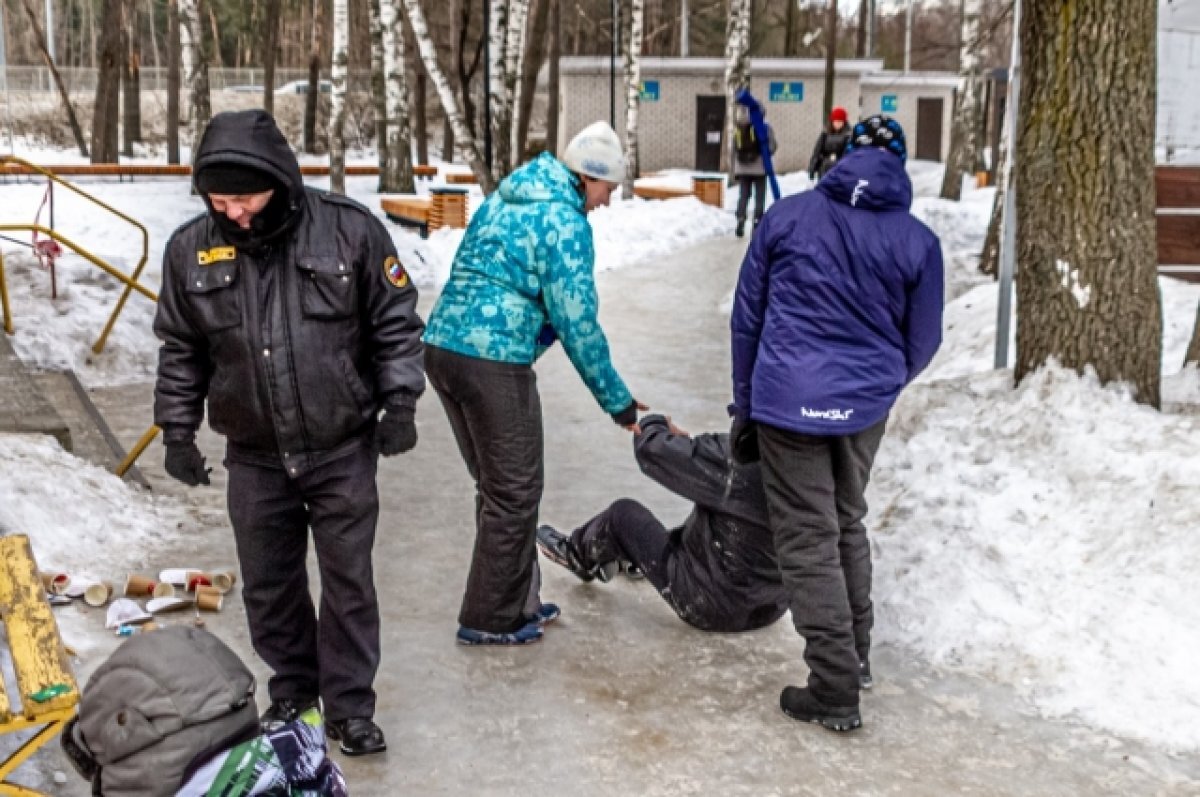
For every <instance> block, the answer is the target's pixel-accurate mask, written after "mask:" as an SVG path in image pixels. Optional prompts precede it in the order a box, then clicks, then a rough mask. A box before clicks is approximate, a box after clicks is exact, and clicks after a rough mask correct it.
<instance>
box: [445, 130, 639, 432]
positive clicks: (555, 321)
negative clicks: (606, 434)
mask: <svg viewBox="0 0 1200 797" xmlns="http://www.w3.org/2000/svg"><path fill="white" fill-rule="evenodd" d="M595 254H596V253H595V248H594V246H593V244H592V228H591V225H589V224H588V221H587V216H586V215H585V214H584V202H583V194H582V193H581V192H580V190H579V188H578V178H576V177H575V176H574V175H572V174H571V172H570V171H569V170H568V169H567V167H566V166H564V165H563V164H562V163H560V162H559V161H558V160H557V159H556V158H554V156H552V155H550V154H545V153H544V154H542V155H540V156H538V158H537V159H535V160H534V161H532V162H531V163H528V164H526V165H525V166H522V167H521V168H519V169H517V170H516V171H515V172H513V173H512V174H511V175H509V177H508V178H506V179H505V180H504V182H502V183H501V184H500V188H499V189H498V190H497V191H496V192H495V193H493V194H492V195H491V196H490V197H488V198H487V200H486V201H485V202H484V203H483V207H481V208H480V209H479V212H478V213H476V214H475V218H474V219H472V221H471V225H470V227H468V228H467V233H466V237H464V238H463V242H462V244H461V245H460V246H459V248H458V253H457V254H456V255H455V256H454V265H453V267H452V269H451V272H450V279H449V281H448V282H447V283H446V287H445V288H444V289H443V290H442V295H441V297H440V298H439V299H438V302H437V305H436V306H435V307H434V308H433V313H432V314H431V315H430V317H429V323H428V325H427V327H426V331H425V342H426V343H427V344H429V345H431V346H437V347H438V348H441V349H447V350H449V351H452V352H455V353H457V354H462V355H465V356H468V357H477V358H480V359H484V360H494V361H498V362H506V363H519V364H532V363H533V362H534V361H535V360H536V359H537V358H538V357H539V356H541V354H542V353H543V352H544V351H545V350H546V349H547V348H548V347H549V346H550V345H553V342H554V340H555V339H556V338H557V339H558V340H561V341H562V344H563V349H564V351H565V352H566V354H567V357H568V358H570V360H571V363H572V364H573V365H574V366H575V370H577V371H578V372H579V375H580V376H581V377H582V378H583V381H584V383H585V384H586V385H587V386H588V389H589V390H591V391H592V395H593V396H595V397H596V401H597V402H598V403H599V404H600V406H601V407H602V408H603V409H604V411H605V412H608V413H617V412H620V411H621V410H623V409H625V408H626V407H628V406H629V404H630V402H632V401H633V398H632V396H631V395H630V393H629V390H628V388H626V387H625V383H624V382H623V381H621V377H620V376H619V375H618V374H617V372H616V370H615V369H614V368H613V365H612V359H611V357H610V355H609V350H608V340H607V338H605V336H604V330H603V329H601V328H600V322H599V320H598V318H597V314H598V312H599V299H598V298H597V296H596V283H595V279H594V277H593V274H592V269H593V265H594V262H595Z"/></svg>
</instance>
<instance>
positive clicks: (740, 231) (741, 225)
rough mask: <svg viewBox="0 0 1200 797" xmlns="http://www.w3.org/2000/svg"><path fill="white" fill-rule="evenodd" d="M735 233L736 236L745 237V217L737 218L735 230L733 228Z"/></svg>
mask: <svg viewBox="0 0 1200 797" xmlns="http://www.w3.org/2000/svg"><path fill="white" fill-rule="evenodd" d="M735 234H736V235H737V237H738V238H744V237H745V235H746V220H745V219H738V223H737V230H735Z"/></svg>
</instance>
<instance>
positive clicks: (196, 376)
mask: <svg viewBox="0 0 1200 797" xmlns="http://www.w3.org/2000/svg"><path fill="white" fill-rule="evenodd" d="M215 163H222V164H242V165H248V166H251V167H254V168H257V169H259V170H262V171H266V172H267V173H269V174H271V175H273V176H274V177H275V178H276V179H278V180H279V181H280V182H282V183H283V184H284V185H285V186H287V191H288V193H289V201H290V203H291V204H290V210H291V212H292V213H294V214H295V216H294V218H293V225H292V226H291V227H290V229H289V230H288V232H287V233H286V234H285V235H282V236H280V237H279V238H278V239H277V240H274V241H272V242H271V243H270V244H269V245H267V246H266V247H257V248H245V247H238V246H230V245H229V243H230V242H229V240H228V237H229V236H227V235H226V234H225V233H223V232H222V230H221V228H220V227H219V226H218V225H217V223H216V222H215V221H214V219H213V217H212V215H211V214H206V215H203V216H200V217H198V218H196V219H193V220H192V221H190V222H188V223H187V224H185V225H183V226H182V227H180V228H179V229H178V230H177V231H176V232H175V234H174V235H173V236H172V238H171V240H170V241H169V242H168V244H167V248H166V254H165V256H164V258H163V283H162V292H161V295H160V297H159V304H158V314H157V316H156V318H155V321H154V332H155V334H156V335H157V336H158V337H159V339H160V340H161V341H162V347H161V348H160V350H159V363H158V381H157V384H156V386H155V395H154V421H155V423H156V424H158V425H159V426H162V427H163V428H164V429H165V430H167V431H168V435H171V434H178V432H179V430H184V431H194V430H195V429H196V428H198V427H199V425H200V422H201V420H202V419H203V417H204V403H205V400H206V399H207V401H208V419H209V424H210V425H211V426H212V428H213V429H214V430H215V431H216V432H218V433H220V434H222V435H225V437H227V438H228V440H229V443H230V454H231V456H233V455H234V453H235V451H236V452H241V453H242V455H248V454H253V455H255V456H256V457H258V458H259V459H260V460H261V462H260V464H266V463H267V462H271V463H273V464H275V465H277V466H282V467H284V468H286V469H287V470H288V472H289V473H290V474H292V475H297V474H300V473H303V472H305V471H306V470H308V469H309V468H311V467H313V466H314V465H316V464H319V463H320V462H321V461H322V459H324V458H328V457H329V456H330V455H331V454H333V453H335V452H336V450H337V449H339V448H340V447H342V446H343V444H346V443H347V442H348V441H350V440H352V439H354V438H356V437H358V436H360V435H363V434H365V433H366V431H368V430H369V428H370V425H371V424H373V422H374V418H375V416H376V414H377V413H378V411H379V409H380V406H381V404H382V403H383V401H384V398H385V397H387V401H388V404H389V406H395V405H407V406H413V405H415V403H416V399H417V397H418V396H419V395H420V394H421V392H422V391H423V390H424V387H425V376H424V372H423V369H422V355H423V350H422V344H421V333H422V331H423V330H424V324H423V322H422V321H421V318H420V317H419V316H418V315H417V290H416V288H415V287H414V286H413V284H412V281H411V280H410V279H409V277H408V275H407V273H406V272H405V271H404V269H403V266H402V265H400V264H399V262H398V260H397V258H396V249H395V246H394V245H393V244H392V241H391V238H390V237H389V235H388V233H387V230H385V229H384V227H383V225H382V224H381V223H380V222H379V221H378V220H377V219H376V218H375V217H374V216H372V215H371V213H370V211H368V210H367V209H366V208H364V207H363V206H361V205H359V204H358V203H357V202H354V201H353V200H350V199H347V198H345V197H342V196H337V195H334V194H329V193H326V192H324V191H318V190H316V189H312V188H306V187H305V186H304V183H303V182H302V180H301V177H300V168H299V166H298V164H297V162H296V156H295V155H294V154H293V153H292V151H291V149H290V148H289V147H288V144H287V141H286V140H285V139H284V138H283V135H282V134H280V132H279V130H278V128H276V126H275V123H274V121H273V120H272V119H271V117H270V116H269V115H268V114H266V112H264V111H246V112H241V113H236V114H221V115H220V116H217V117H215V118H214V120H213V122H212V123H211V124H210V125H209V128H208V130H207V131H206V132H205V135H204V137H203V139H202V141H201V143H200V146H199V147H198V149H197V153H196V158H195V164H196V170H197V171H200V170H202V169H203V168H205V167H206V166H209V165H212V164H215Z"/></svg>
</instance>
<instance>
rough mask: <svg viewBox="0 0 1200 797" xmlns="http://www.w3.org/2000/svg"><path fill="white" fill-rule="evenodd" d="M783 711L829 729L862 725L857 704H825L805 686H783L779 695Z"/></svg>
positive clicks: (841, 729)
mask: <svg viewBox="0 0 1200 797" xmlns="http://www.w3.org/2000/svg"><path fill="white" fill-rule="evenodd" d="M779 707H780V708H781V709H783V713H784V714H787V715H788V716H789V717H791V718H792V719H794V720H799V721H800V722H815V723H817V724H818V725H820V726H821V727H822V728H828V729H829V730H831V731H852V730H854V729H855V728H861V727H862V715H860V714H859V713H858V706H827V705H825V704H824V703H822V702H821V701H820V700H817V699H816V698H815V697H813V696H812V693H811V692H809V691H808V689H807V688H802V687H799V686H788V687H785V688H784V690H783V693H782V694H780V695H779Z"/></svg>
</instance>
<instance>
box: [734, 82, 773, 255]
mask: <svg viewBox="0 0 1200 797" xmlns="http://www.w3.org/2000/svg"><path fill="white" fill-rule="evenodd" d="M764 124H766V123H765V122H764ZM766 127H767V147H768V149H769V150H770V152H771V154H772V155H774V154H775V148H776V142H775V129H774V128H773V127H771V126H770V125H766ZM733 176H734V179H736V180H737V181H738V203H737V237H738V238H741V237H742V236H743V235H745V234H746V211H747V210H748V209H749V207H750V195H751V194H753V195H754V224H755V226H758V223H759V222H760V221H762V217H763V214H764V213H766V209H767V166H766V163H764V161H763V155H762V143H761V142H760V141H759V140H758V136H757V134H756V133H755V132H754V125H753V124H751V122H750V109H749V108H747V107H746V106H745V105H738V106H737V110H736V111H735V112H734V119H733Z"/></svg>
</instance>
